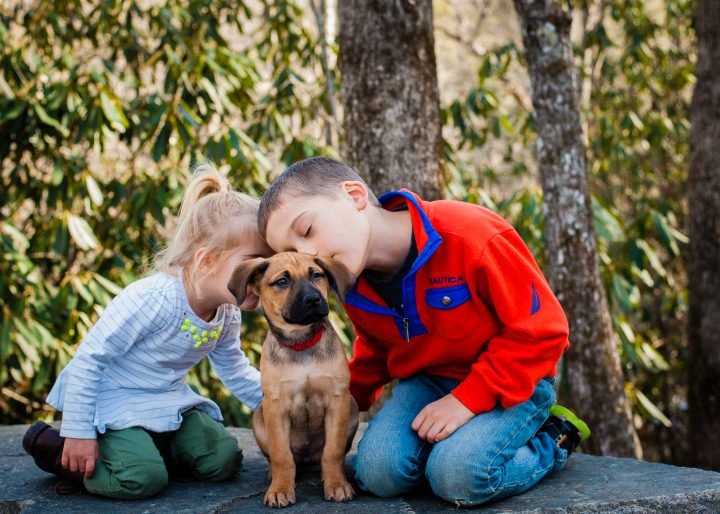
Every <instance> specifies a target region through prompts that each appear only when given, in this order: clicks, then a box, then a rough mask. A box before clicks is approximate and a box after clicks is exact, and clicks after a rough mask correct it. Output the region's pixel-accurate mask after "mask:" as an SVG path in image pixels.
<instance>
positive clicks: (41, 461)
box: [22, 421, 84, 488]
mask: <svg viewBox="0 0 720 514" xmlns="http://www.w3.org/2000/svg"><path fill="white" fill-rule="evenodd" d="M22 445H23V448H24V449H25V451H26V452H28V453H29V454H30V455H31V456H32V458H33V459H34V460H35V464H36V465H37V467H39V468H40V469H42V470H43V471H47V472H48V473H53V474H55V475H57V476H59V477H61V478H63V479H65V480H67V481H68V482H71V483H72V484H74V485H76V486H79V487H80V488H82V487H83V475H84V473H83V472H82V471H75V472H73V471H69V470H67V469H65V468H63V467H62V452H63V446H64V445H65V438H64V437H62V436H61V435H60V431H59V430H57V429H56V428H53V427H51V426H50V425H48V424H47V423H44V422H42V421H36V422H35V423H33V424H32V425H30V428H28V429H27V432H25V436H24V437H23V441H22Z"/></svg>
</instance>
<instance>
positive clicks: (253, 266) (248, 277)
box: [227, 257, 270, 305]
mask: <svg viewBox="0 0 720 514" xmlns="http://www.w3.org/2000/svg"><path fill="white" fill-rule="evenodd" d="M268 266H270V262H269V261H268V260H267V259H265V258H264V257H257V258H255V259H250V260H249V261H245V262H243V263H242V264H240V265H239V266H238V267H237V268H235V271H233V274H232V276H231V277H230V282H228V285H227V288H228V289H229V290H230V292H231V293H232V295H233V296H234V297H235V299H236V301H237V304H238V305H240V304H241V303H243V301H244V300H245V297H246V296H247V288H248V286H250V285H252V284H254V283H255V282H256V281H257V280H258V279H260V278H262V276H263V275H264V274H265V271H266V270H267V269H268Z"/></svg>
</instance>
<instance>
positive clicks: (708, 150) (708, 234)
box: [688, 0, 720, 470]
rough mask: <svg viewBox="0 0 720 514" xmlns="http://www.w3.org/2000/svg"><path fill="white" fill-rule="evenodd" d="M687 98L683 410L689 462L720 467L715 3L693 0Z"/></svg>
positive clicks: (718, 43) (719, 99)
mask: <svg viewBox="0 0 720 514" xmlns="http://www.w3.org/2000/svg"><path fill="white" fill-rule="evenodd" d="M696 8H697V12H696V18H695V24H696V25H695V26H696V29H697V38H698V42H697V45H698V59H697V82H696V84H695V92H694V93H693V98H692V104H691V106H690V120H691V122H692V128H691V131H690V163H689V170H688V206H689V232H690V259H689V263H688V288H689V303H690V305H689V307H690V309H689V315H688V344H689V362H688V413H689V416H690V419H689V424H688V428H689V434H688V435H689V437H688V438H689V447H690V462H691V464H692V465H694V466H699V467H702V468H707V469H714V470H720V4H718V2H717V0H697V7H696Z"/></svg>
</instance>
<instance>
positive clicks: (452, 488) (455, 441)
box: [354, 375, 567, 506]
mask: <svg viewBox="0 0 720 514" xmlns="http://www.w3.org/2000/svg"><path fill="white" fill-rule="evenodd" d="M459 382H460V381H459V380H454V379H450V378H444V377H438V376H431V375H417V376H414V377H412V378H408V379H405V380H400V381H399V382H398V384H397V385H396V386H395V388H394V389H393V394H392V398H391V399H390V400H389V401H387V402H386V403H385V405H383V407H382V409H380V412H378V414H377V415H376V416H375V417H374V418H373V419H371V420H370V422H369V424H368V428H367V431H366V432H365V435H364V436H363V438H362V440H361V441H360V444H359V446H358V451H357V455H356V456H355V459H354V465H355V473H356V476H355V478H356V480H357V483H358V486H359V487H360V488H361V489H363V490H365V491H369V492H371V493H373V494H375V495H377V496H383V497H388V496H397V495H400V494H404V493H407V492H409V491H411V490H413V489H416V488H417V487H419V486H421V485H422V484H424V483H425V481H427V482H428V483H429V484H430V487H431V488H432V490H433V492H434V493H435V494H436V495H438V496H439V497H441V498H443V499H445V500H447V501H449V502H452V503H454V504H456V505H457V506H473V505H479V504H481V503H485V502H487V501H490V500H498V499H500V498H504V497H506V496H511V495H514V494H518V493H521V492H523V491H526V490H528V489H529V488H531V487H532V486H534V485H535V484H537V483H538V482H539V481H540V479H541V478H542V477H544V476H545V475H547V474H548V473H549V472H551V471H552V470H554V469H559V468H562V467H563V466H564V465H565V461H566V459H567V452H566V451H565V450H563V449H560V448H558V447H557V446H556V445H555V444H554V442H553V441H552V439H551V437H550V436H549V435H548V434H546V433H544V432H541V433H536V432H537V430H538V428H540V426H541V425H542V424H543V422H544V421H545V419H546V418H547V409H548V407H550V406H551V405H552V404H553V403H554V402H555V391H554V389H553V382H554V379H545V380H542V381H541V382H540V383H539V384H538V386H537V387H536V388H535V391H534V393H533V395H532V397H531V398H530V399H529V400H527V401H526V402H524V403H521V404H519V405H515V406H514V407H511V408H509V409H503V408H501V407H496V408H495V409H493V410H491V411H489V412H483V413H481V414H478V415H476V416H475V417H474V418H472V419H471V420H470V421H469V422H468V423H466V424H465V425H463V426H462V427H460V428H459V429H457V430H456V431H455V432H454V433H453V434H452V435H451V436H450V437H448V438H447V439H445V440H444V441H440V442H438V443H435V444H431V443H427V442H425V441H423V440H422V439H420V438H419V437H418V435H417V433H416V432H415V431H414V430H413V429H412V428H411V424H412V422H413V420H414V419H415V416H416V415H417V414H418V413H419V412H420V411H421V410H422V409H423V408H424V407H425V406H426V405H427V404H429V403H431V402H434V401H435V400H439V399H440V398H442V397H443V396H445V395H447V394H448V393H450V391H452V390H453V389H454V388H455V387H456V386H457V385H458V383H459Z"/></svg>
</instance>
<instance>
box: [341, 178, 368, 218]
mask: <svg viewBox="0 0 720 514" xmlns="http://www.w3.org/2000/svg"><path fill="white" fill-rule="evenodd" d="M342 186H343V190H344V191H345V194H347V195H348V196H349V197H350V199H351V200H352V201H353V202H354V203H355V207H357V209H358V210H360V211H362V210H363V209H365V207H367V205H368V201H369V195H368V189H367V186H366V185H365V184H363V183H362V182H357V181H355V180H346V181H345V182H343V183H342Z"/></svg>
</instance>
